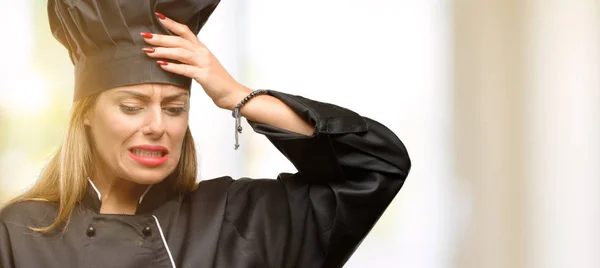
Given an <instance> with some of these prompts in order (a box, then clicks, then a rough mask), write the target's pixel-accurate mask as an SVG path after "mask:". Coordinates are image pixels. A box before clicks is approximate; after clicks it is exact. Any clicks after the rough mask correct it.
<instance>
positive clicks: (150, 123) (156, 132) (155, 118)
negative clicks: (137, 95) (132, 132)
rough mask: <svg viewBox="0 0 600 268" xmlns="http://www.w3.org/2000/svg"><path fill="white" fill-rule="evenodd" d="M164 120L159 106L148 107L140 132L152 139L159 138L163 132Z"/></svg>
mask: <svg viewBox="0 0 600 268" xmlns="http://www.w3.org/2000/svg"><path fill="white" fill-rule="evenodd" d="M165 129H166V127H165V122H164V120H163V114H162V109H161V108H160V107H157V108H152V109H149V111H148V113H147V114H146V120H145V122H144V126H143V127H142V133H143V134H144V135H145V136H148V137H150V138H152V139H160V138H161V137H162V136H163V135H164V134H165Z"/></svg>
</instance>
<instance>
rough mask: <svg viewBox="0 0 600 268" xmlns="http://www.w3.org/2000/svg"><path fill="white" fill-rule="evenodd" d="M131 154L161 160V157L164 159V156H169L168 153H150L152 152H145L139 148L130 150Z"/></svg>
mask: <svg viewBox="0 0 600 268" xmlns="http://www.w3.org/2000/svg"><path fill="white" fill-rule="evenodd" d="M129 152H131V153H132V154H133V155H135V156H139V157H150V158H159V157H163V156H165V155H167V152H165V151H150V150H143V149H138V148H132V149H129Z"/></svg>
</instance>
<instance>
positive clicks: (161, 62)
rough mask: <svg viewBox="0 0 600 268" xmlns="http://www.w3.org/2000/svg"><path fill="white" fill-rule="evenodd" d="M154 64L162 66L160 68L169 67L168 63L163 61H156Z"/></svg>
mask: <svg viewBox="0 0 600 268" xmlns="http://www.w3.org/2000/svg"><path fill="white" fill-rule="evenodd" d="M156 63H158V64H160V65H162V66H167V65H169V63H168V62H166V61H164V60H157V61H156Z"/></svg>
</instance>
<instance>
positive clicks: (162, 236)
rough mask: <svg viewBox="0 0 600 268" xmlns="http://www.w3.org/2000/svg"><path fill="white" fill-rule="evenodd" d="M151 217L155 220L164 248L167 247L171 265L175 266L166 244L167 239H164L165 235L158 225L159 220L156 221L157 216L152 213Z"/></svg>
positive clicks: (174, 267) (175, 267)
mask: <svg viewBox="0 0 600 268" xmlns="http://www.w3.org/2000/svg"><path fill="white" fill-rule="evenodd" d="M152 217H154V220H155V221H156V226H157V227H158V231H159V232H160V237H161V238H162V241H163V244H165V249H167V253H168V254H169V259H171V265H172V266H173V268H177V266H175V261H173V255H171V250H170V249H169V245H167V240H166V239H165V235H164V234H163V231H162V228H161V227H160V222H158V218H156V216H154V215H152Z"/></svg>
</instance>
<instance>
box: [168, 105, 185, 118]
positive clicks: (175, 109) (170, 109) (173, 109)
mask: <svg viewBox="0 0 600 268" xmlns="http://www.w3.org/2000/svg"><path fill="white" fill-rule="evenodd" d="M164 110H166V111H167V112H168V113H169V114H170V115H173V116H176V115H180V114H182V113H184V112H186V110H185V108H183V107H167V108H165V109H164Z"/></svg>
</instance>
